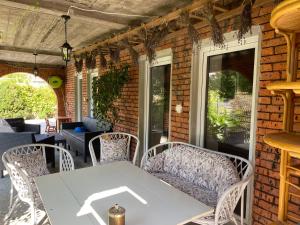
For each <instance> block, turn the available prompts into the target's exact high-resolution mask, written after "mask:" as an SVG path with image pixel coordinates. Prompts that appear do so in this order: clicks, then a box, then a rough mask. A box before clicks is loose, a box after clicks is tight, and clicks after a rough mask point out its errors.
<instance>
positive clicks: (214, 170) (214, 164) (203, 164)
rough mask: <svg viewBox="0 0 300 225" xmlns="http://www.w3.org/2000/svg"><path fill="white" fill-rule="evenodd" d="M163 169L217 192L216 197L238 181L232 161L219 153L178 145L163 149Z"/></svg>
mask: <svg viewBox="0 0 300 225" xmlns="http://www.w3.org/2000/svg"><path fill="white" fill-rule="evenodd" d="M165 154H166V156H165V161H164V171H165V172H167V173H171V174H172V175H175V176H178V177H180V178H181V179H183V180H185V181H186V182H191V183H194V184H195V185H198V186H200V187H205V188H206V189H208V190H213V191H215V192H217V193H218V198H220V197H221V195H222V194H223V193H224V191H226V190H227V189H228V188H229V187H230V186H231V185H233V184H235V183H237V182H239V181H240V177H239V174H238V172H237V169H236V168H235V166H234V165H233V163H232V162H231V161H230V160H229V159H228V158H226V156H224V155H221V154H216V153H212V152H208V151H205V150H204V149H203V150H202V149H199V148H194V147H192V146H188V145H178V146H175V147H173V148H171V149H169V150H167V151H165Z"/></svg>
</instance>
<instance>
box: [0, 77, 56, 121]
mask: <svg viewBox="0 0 300 225" xmlns="http://www.w3.org/2000/svg"><path fill="white" fill-rule="evenodd" d="M5 78H8V79H2V80H0V99H1V101H0V117H1V118H15V117H23V118H25V119H37V118H40V119H42V118H45V117H53V116H54V115H55V112H56V110H55V107H56V96H55V93H54V92H53V90H52V89H51V88H50V87H45V86H42V87H34V86H32V85H30V81H31V79H30V77H29V76H27V75H26V74H10V75H7V76H5Z"/></svg>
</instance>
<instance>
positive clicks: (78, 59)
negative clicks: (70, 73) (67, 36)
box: [74, 55, 83, 73]
mask: <svg viewBox="0 0 300 225" xmlns="http://www.w3.org/2000/svg"><path fill="white" fill-rule="evenodd" d="M74 61H75V68H76V72H77V73H80V72H81V71H82V65H83V59H82V56H79V57H76V56H75V55H74Z"/></svg>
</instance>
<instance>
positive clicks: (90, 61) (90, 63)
mask: <svg viewBox="0 0 300 225" xmlns="http://www.w3.org/2000/svg"><path fill="white" fill-rule="evenodd" d="M85 64H86V67H87V68H88V69H95V68H96V54H95V51H92V52H90V53H86V56H85Z"/></svg>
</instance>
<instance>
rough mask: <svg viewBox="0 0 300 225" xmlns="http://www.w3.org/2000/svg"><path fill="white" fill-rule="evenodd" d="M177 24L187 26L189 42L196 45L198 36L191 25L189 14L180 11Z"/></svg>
mask: <svg viewBox="0 0 300 225" xmlns="http://www.w3.org/2000/svg"><path fill="white" fill-rule="evenodd" d="M178 22H179V24H180V25H181V26H182V25H183V26H187V32H188V36H189V38H190V40H191V42H192V43H198V41H199V40H200V34H199V32H198V31H197V30H196V29H195V27H194V25H193V24H192V22H191V19H190V14H189V12H187V11H182V12H181V14H180V17H179V20H178Z"/></svg>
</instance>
